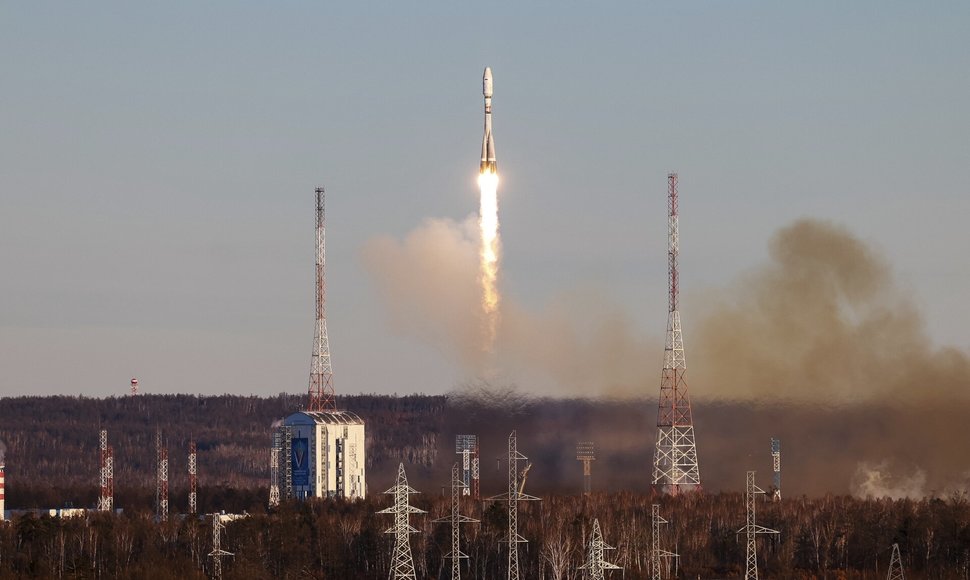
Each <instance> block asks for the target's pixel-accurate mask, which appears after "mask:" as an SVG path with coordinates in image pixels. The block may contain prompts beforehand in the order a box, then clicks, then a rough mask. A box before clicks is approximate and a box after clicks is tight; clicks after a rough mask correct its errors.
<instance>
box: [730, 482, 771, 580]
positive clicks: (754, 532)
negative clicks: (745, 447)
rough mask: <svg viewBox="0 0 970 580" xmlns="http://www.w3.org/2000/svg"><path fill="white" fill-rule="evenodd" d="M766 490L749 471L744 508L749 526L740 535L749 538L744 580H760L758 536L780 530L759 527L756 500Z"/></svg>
mask: <svg viewBox="0 0 970 580" xmlns="http://www.w3.org/2000/svg"><path fill="white" fill-rule="evenodd" d="M764 492H765V490H763V489H761V488H760V487H758V486H757V485H755V484H754V472H753V471H749V472H748V477H747V485H746V486H745V493H744V506H745V508H746V510H747V514H748V517H747V524H745V526H744V527H743V528H741V529H740V530H738V533H739V534H740V533H742V532H743V533H744V534H745V535H746V536H747V546H746V549H745V566H744V580H758V544H757V542H756V541H755V540H756V538H757V537H758V534H777V533H779V532H778V530H772V529H770V528H766V527H764V526H759V525H758V524H757V522H756V521H755V513H754V512H755V510H754V507H755V499H756V496H757V495H758V494H763V493H764Z"/></svg>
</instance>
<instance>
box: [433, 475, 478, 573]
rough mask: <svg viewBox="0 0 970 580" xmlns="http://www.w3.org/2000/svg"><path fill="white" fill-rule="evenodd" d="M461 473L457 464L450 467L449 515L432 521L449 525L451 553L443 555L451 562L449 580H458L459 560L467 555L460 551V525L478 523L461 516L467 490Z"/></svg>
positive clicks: (459, 571)
mask: <svg viewBox="0 0 970 580" xmlns="http://www.w3.org/2000/svg"><path fill="white" fill-rule="evenodd" d="M461 473H462V472H461V470H460V469H459V467H458V464H457V463H455V464H454V465H453V466H452V467H451V514H450V515H448V516H445V517H443V518H438V519H436V520H434V521H435V523H450V524H451V551H450V552H448V554H447V555H445V558H447V559H450V560H451V580H460V578H461V560H462V558H466V559H467V558H468V555H467V554H464V553H463V552H462V551H461V531H460V525H461V524H464V523H472V522H477V521H478V520H476V519H473V518H470V517H468V516H465V515H462V514H461V496H462V495H465V493H464V492H465V491H466V490H467V489H468V485H467V484H466V483H465V482H464V481H463V478H462V475H461Z"/></svg>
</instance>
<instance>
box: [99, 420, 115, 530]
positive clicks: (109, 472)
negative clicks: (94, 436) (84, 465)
mask: <svg viewBox="0 0 970 580" xmlns="http://www.w3.org/2000/svg"><path fill="white" fill-rule="evenodd" d="M98 447H99V448H100V450H101V470H100V483H101V497H99V498H98V510H99V511H105V512H110V511H111V509H112V505H113V503H114V497H113V496H114V490H113V489H112V487H113V485H112V484H113V479H114V478H113V475H114V473H113V472H114V466H113V465H112V463H113V461H112V457H111V448H110V447H108V430H107V429H102V430H101V433H100V436H99V445H98Z"/></svg>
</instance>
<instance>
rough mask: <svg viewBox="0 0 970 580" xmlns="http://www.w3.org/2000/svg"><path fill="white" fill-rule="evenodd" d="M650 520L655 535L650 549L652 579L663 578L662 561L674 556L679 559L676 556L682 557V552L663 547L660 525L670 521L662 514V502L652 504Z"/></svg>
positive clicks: (660, 579)
mask: <svg viewBox="0 0 970 580" xmlns="http://www.w3.org/2000/svg"><path fill="white" fill-rule="evenodd" d="M650 522H651V524H652V528H653V536H652V537H651V539H650V541H651V544H652V545H651V550H650V578H651V580H662V578H663V576H664V575H663V572H662V569H661V567H660V561H661V560H665V559H669V558H674V559H675V560H674V561H677V560H676V558H680V554H677V553H675V552H670V551H668V550H664V549H663V548H661V544H662V542H661V541H660V526H661V525H663V524H669V523H670V522H668V521H667V520H665V519H664V518H663V517H662V516H661V515H660V504H656V503H655V504H653V505H652V506H651V509H650ZM668 568H669V565H668Z"/></svg>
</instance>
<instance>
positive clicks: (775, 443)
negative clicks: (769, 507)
mask: <svg viewBox="0 0 970 580" xmlns="http://www.w3.org/2000/svg"><path fill="white" fill-rule="evenodd" d="M771 470H772V471H773V472H774V474H775V488H774V489H773V490H771V499H772V501H781V439H772V440H771Z"/></svg>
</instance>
